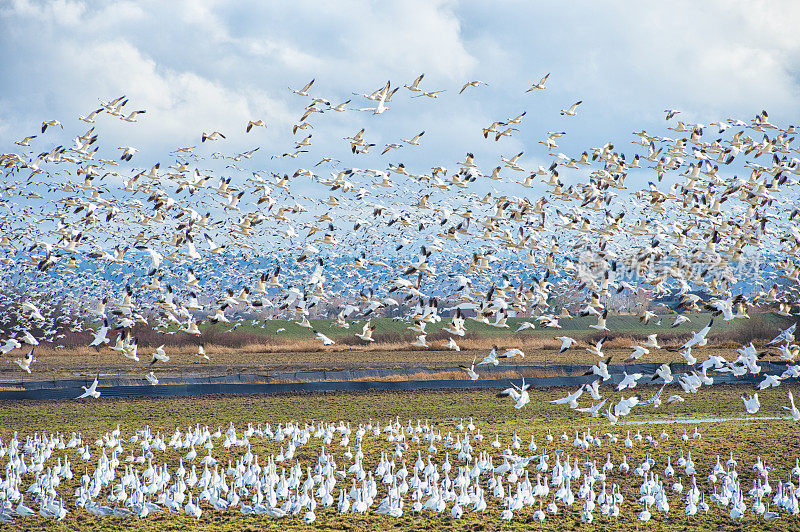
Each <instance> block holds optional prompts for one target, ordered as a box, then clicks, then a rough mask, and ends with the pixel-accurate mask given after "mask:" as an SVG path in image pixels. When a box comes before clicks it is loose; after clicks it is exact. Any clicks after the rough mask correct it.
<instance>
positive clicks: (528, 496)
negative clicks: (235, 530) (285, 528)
mask: <svg viewBox="0 0 800 532" xmlns="http://www.w3.org/2000/svg"><path fill="white" fill-rule="evenodd" d="M479 425H480V423H479V424H477V425H476V424H475V423H474V422H473V421H472V419H470V421H469V423H467V424H465V423H464V421H463V420H461V421H459V423H458V425H457V426H455V427H452V425H451V424H449V423H448V424H438V426H436V425H434V426H431V425H429V423H428V420H425V421H424V423H423V422H422V420H417V421H416V424H414V422H413V421H412V420H409V421H408V424H407V426H404V425H403V424H401V423H400V422H399V420H394V421H391V420H390V421H388V422H387V423H386V424H383V423H380V422H373V421H372V420H370V421H369V422H368V423H359V425H358V427H357V428H355V429H352V428H351V426H350V422H347V423H346V424H345V423H344V422H341V421H340V422H339V423H338V424H336V423H332V422H318V423H317V422H312V423H311V424H309V423H308V422H305V424H304V425H302V426H301V425H300V424H299V423H295V422H289V423H286V424H285V425H283V424H278V425H277V427H272V426H271V425H270V424H269V423H267V424H265V426H264V427H262V425H261V424H260V423H259V424H258V426H257V427H253V424H252V423H250V424H248V426H247V428H246V429H245V430H244V431H240V430H237V429H236V428H235V427H234V426H233V424H232V423H231V424H230V425H229V427H228V428H227V430H225V431H223V430H222V428H221V427H220V428H217V430H216V431H214V432H211V430H210V429H209V427H208V426H204V427H201V426H200V425H199V424H198V425H197V426H196V427H191V426H190V427H188V428H187V429H186V431H185V432H183V431H181V430H180V428H176V429H175V431H174V433H172V435H171V436H170V435H169V434H164V433H161V432H159V431H156V432H155V433H154V431H153V430H151V428H150V427H149V426H146V427H144V428H143V429H138V430H134V431H132V432H130V433H127V432H126V434H128V435H123V431H122V430H121V429H120V426H119V425H118V426H117V428H116V429H114V430H112V431H110V432H106V433H105V434H101V435H99V436H98V437H97V438H96V440H94V441H92V440H91V438H87V437H85V436H84V435H82V434H80V433H77V434H76V433H75V432H73V433H72V434H71V436H67V435H65V434H61V433H56V434H50V435H48V434H47V433H37V434H35V435H27V436H24V437H21V438H20V437H18V435H17V434H16V433H15V434H14V435H13V437H12V438H11V439H10V440H9V441H8V442H7V443H1V442H0V458H5V460H4V461H5V467H4V468H3V471H4V472H5V476H4V477H3V476H2V475H0V522H3V523H7V524H8V523H13V522H15V520H16V519H26V518H28V517H30V516H36V515H37V514H38V515H39V516H42V517H44V518H52V519H55V520H61V519H64V518H65V517H66V516H67V515H68V514H69V513H71V512H82V511H85V512H88V513H89V514H91V515H92V516H95V517H98V518H108V517H117V518H132V517H138V518H145V517H147V516H148V515H150V514H159V513H162V514H163V513H167V512H169V513H174V514H184V513H185V515H188V516H190V517H192V518H195V519H198V520H200V519H204V514H207V513H215V512H220V513H221V512H225V513H227V514H229V515H230V512H236V513H241V514H244V515H255V516H263V517H269V518H275V519H280V518H288V519H292V518H297V519H299V518H300V517H302V519H303V520H304V521H305V522H306V523H313V522H314V521H315V520H316V519H317V514H318V513H320V514H322V515H323V516H324V517H323V519H328V518H329V517H330V516H331V515H332V514H333V513H334V512H336V513H339V514H366V513H372V514H377V515H382V516H388V517H393V518H401V517H403V516H404V515H406V514H408V513H410V514H412V515H413V514H426V515H436V514H445V512H447V513H449V514H450V515H451V516H452V517H453V518H454V519H460V518H462V517H466V516H467V514H469V513H478V514H483V515H486V513H487V512H488V515H495V516H497V517H499V519H502V520H521V521H525V520H527V522H530V520H531V519H533V520H535V521H544V520H546V519H553V518H555V519H563V517H561V516H565V515H566V516H570V515H571V516H572V518H573V519H578V516H579V518H580V520H581V521H582V522H584V523H591V522H592V521H593V520H594V519H601V520H607V521H610V522H620V519H622V520H626V519H638V521H640V522H647V521H649V520H650V519H651V518H652V516H653V515H657V514H661V515H667V514H670V513H672V514H674V513H675V512H683V513H684V514H685V515H686V516H687V518H688V519H689V522H691V520H692V518H693V516H695V515H697V516H698V517H699V516H700V515H703V514H707V513H708V512H709V511H711V512H714V513H717V512H718V513H719V515H720V516H722V515H725V514H727V515H729V516H730V518H731V519H734V520H739V519H742V518H744V517H748V518H751V517H752V516H753V515H754V516H755V517H756V518H757V519H763V520H766V521H773V520H775V519H778V518H779V517H780V516H781V515H782V514H783V515H784V516H796V515H798V513H800V507H798V497H800V488H798V484H800V466H798V462H797V460H796V459H795V463H794V467H791V464H790V462H788V460H789V457H780V458H776V459H777V460H781V463H780V464H776V463H770V461H764V460H762V458H761V457H757V458H756V459H755V461H754V463H749V462H741V463H740V462H739V461H737V460H736V458H735V457H734V453H733V452H732V451H731V453H730V456H729V457H727V456H723V457H720V456H719V455H717V457H716V463H714V465H713V466H711V464H710V463H708V464H707V465H705V466H701V465H696V464H695V462H694V460H693V457H692V451H693V448H694V450H695V451H696V452H699V451H698V448H697V447H696V445H697V442H700V441H701V438H702V434H701V433H700V432H699V431H698V429H697V427H695V428H694V431H693V432H692V433H691V434H689V433H687V430H686V429H685V428H684V429H683V432H682V434H680V432H673V433H672V434H670V433H668V432H667V431H666V430H665V429H662V430H661V433H660V434H659V433H657V432H656V434H655V435H653V434H652V432H651V431H648V433H647V435H646V436H643V435H642V433H641V431H640V430H636V432H635V434H633V435H632V434H631V430H627V431H626V432H625V433H617V432H611V431H609V432H606V433H604V434H600V432H599V431H594V432H593V431H592V430H591V429H585V430H583V431H582V432H581V433H579V431H578V430H576V431H575V434H574V438H573V437H572V436H571V435H568V434H567V433H566V432H564V433H563V434H562V435H561V436H556V437H554V436H553V434H552V433H551V431H550V430H548V431H547V434H544V433H534V434H531V435H530V438H529V439H528V437H527V436H525V437H523V436H520V435H518V434H517V432H514V434H513V435H511V436H506V437H504V438H503V441H501V438H500V436H499V435H498V434H495V437H494V438H493V439H492V438H491V437H486V436H485V435H484V434H483V433H482V432H481V428H480V426H479ZM443 428H444V429H445V430H447V434H446V435H444V434H443V433H442V431H443ZM452 429H455V433H454V432H453V430H452ZM670 439H671V441H672V442H675V441H676V440H680V441H679V442H678V443H677V447H675V449H676V450H675V451H674V452H673V454H670V451H662V449H660V448H659V445H661V444H663V443H666V442H668V441H670ZM278 445H279V446H280V450H279V451H278V450H277V447H278ZM254 449H255V450H260V449H263V454H262V455H260V456H259V455H258V454H256V453H255V452H254ZM269 449H272V451H269ZM215 454H216V455H217V457H219V456H220V455H221V454H222V455H224V456H227V466H226V465H225V464H224V463H221V462H222V461H223V459H220V460H218V459H217V457H215ZM301 455H302V457H301ZM740 459H741V458H740ZM748 459H749V460H751V459H752V457H749V458H748ZM790 468H791V469H790ZM534 477H535V481H534ZM748 477H749V478H748ZM577 512H579V513H577ZM295 516H297V517H295ZM557 516H558V517H557ZM205 519H207V516H205ZM323 522H324V521H323Z"/></svg>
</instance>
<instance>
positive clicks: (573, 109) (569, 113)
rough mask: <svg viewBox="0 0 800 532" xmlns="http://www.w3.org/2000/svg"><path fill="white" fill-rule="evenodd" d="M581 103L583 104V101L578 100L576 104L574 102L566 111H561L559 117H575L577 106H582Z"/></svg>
mask: <svg viewBox="0 0 800 532" xmlns="http://www.w3.org/2000/svg"><path fill="white" fill-rule="evenodd" d="M582 103H583V100H578V101H577V102H575V103H573V104H572V105H570V106H569V108H568V109H562V110H561V116H564V115H566V116H576V115H577V114H578V113H577V109H578V106H579V105H580V104H582Z"/></svg>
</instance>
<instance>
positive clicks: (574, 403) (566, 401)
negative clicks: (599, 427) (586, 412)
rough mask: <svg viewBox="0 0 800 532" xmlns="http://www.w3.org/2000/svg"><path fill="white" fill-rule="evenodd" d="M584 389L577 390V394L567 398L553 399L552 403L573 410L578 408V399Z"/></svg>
mask: <svg viewBox="0 0 800 532" xmlns="http://www.w3.org/2000/svg"><path fill="white" fill-rule="evenodd" d="M583 389H584V386H583V385H582V386H581V387H580V388H578V389H577V390H575V392H573V393H571V394H569V395H567V396H566V397H561V398H559V399H553V400H552V401H550V402H551V403H553V404H556V405H569V407H570V408H572V409H575V408H578V397H580V396H581V395H582V394H583Z"/></svg>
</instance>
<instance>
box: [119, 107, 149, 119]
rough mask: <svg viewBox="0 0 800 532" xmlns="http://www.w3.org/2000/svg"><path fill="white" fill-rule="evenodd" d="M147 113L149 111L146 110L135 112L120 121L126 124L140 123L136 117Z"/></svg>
mask: <svg viewBox="0 0 800 532" xmlns="http://www.w3.org/2000/svg"><path fill="white" fill-rule="evenodd" d="M146 112H147V111H145V110H144V109H140V110H139V111H133V112H132V113H131V114H129V115H128V116H124V117H121V118H120V120H124V121H125V122H138V120H136V117H137V116H139V115H143V114H145V113H146Z"/></svg>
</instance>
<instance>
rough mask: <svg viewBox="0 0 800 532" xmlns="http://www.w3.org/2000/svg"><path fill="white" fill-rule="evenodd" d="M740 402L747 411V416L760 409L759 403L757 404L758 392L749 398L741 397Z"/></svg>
mask: <svg viewBox="0 0 800 532" xmlns="http://www.w3.org/2000/svg"><path fill="white" fill-rule="evenodd" d="M742 402H743V403H744V408H745V410H747V413H748V414H755V413H756V412H758V409H759V408H761V403H759V402H758V392H756V393H754V394H753V395H751V396H750V397H745V396H744V395H743V396H742Z"/></svg>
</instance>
